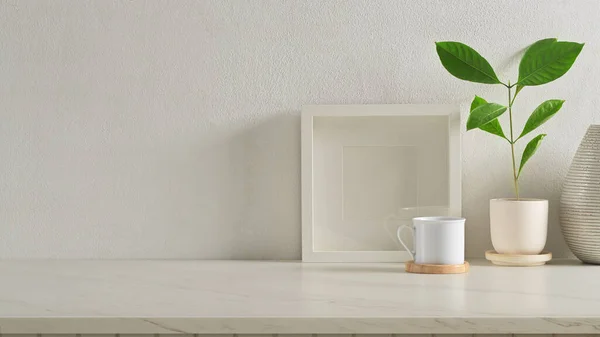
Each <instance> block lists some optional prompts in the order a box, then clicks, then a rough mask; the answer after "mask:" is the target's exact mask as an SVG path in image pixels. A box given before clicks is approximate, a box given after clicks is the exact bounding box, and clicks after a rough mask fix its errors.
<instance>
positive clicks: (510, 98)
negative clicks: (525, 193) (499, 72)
mask: <svg viewBox="0 0 600 337" xmlns="http://www.w3.org/2000/svg"><path fill="white" fill-rule="evenodd" d="M511 88H512V87H511V86H510V82H508V118H509V122H510V151H511V154H512V168H513V181H514V183H515V195H516V197H517V200H519V181H518V179H519V176H518V175H517V164H516V161H515V139H514V137H513V121H512V105H513V103H514V99H512V95H511V90H510V89H511ZM515 97H516V95H515Z"/></svg>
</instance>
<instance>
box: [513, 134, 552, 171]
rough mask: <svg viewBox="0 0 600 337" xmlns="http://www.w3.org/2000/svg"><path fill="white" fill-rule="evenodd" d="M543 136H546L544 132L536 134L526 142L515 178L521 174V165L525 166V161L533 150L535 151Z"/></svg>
mask: <svg viewBox="0 0 600 337" xmlns="http://www.w3.org/2000/svg"><path fill="white" fill-rule="evenodd" d="M544 137H546V134H541V135H537V136H536V137H535V138H533V139H532V140H531V141H530V142H529V143H528V144H527V146H526V147H525V150H523V157H521V166H519V174H517V178H518V177H519V176H520V175H521V170H522V169H523V166H525V163H527V161H528V160H529V158H531V156H533V154H534V153H535V151H537V149H538V147H539V146H540V144H541V143H542V139H544Z"/></svg>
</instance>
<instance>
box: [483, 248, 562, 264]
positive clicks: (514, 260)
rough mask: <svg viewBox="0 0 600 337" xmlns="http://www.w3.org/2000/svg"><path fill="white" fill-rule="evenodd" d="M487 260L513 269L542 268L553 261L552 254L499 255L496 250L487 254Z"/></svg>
mask: <svg viewBox="0 0 600 337" xmlns="http://www.w3.org/2000/svg"><path fill="white" fill-rule="evenodd" d="M485 258H486V259H487V260H489V261H491V262H492V263H493V264H495V265H499V266H513V267H533V266H541V265H544V264H546V262H548V261H550V260H552V253H550V252H546V251H544V252H541V253H539V254H537V255H519V254H499V253H496V251H495V250H488V251H487V252H485Z"/></svg>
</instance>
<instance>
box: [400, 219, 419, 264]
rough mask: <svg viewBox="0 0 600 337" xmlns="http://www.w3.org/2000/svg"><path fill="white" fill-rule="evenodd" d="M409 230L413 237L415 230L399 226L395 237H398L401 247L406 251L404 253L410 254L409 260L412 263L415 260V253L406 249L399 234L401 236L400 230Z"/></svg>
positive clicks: (406, 226) (410, 227)
mask: <svg viewBox="0 0 600 337" xmlns="http://www.w3.org/2000/svg"><path fill="white" fill-rule="evenodd" d="M405 228H406V229H409V230H410V231H411V232H412V233H413V237H414V235H415V229H414V228H412V226H410V225H406V224H404V225H401V226H400V227H398V230H397V231H396V236H397V237H398V241H400V244H401V245H402V247H404V249H406V251H407V252H408V254H410V258H411V259H412V260H413V261H414V260H415V253H416V252H415V251H414V250H410V249H408V246H407V245H406V243H404V241H402V238H401V237H400V234H402V230H403V229H405Z"/></svg>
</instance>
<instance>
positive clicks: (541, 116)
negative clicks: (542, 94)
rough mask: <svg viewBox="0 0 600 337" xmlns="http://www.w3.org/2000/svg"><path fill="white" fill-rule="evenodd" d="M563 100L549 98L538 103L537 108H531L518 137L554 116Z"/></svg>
mask: <svg viewBox="0 0 600 337" xmlns="http://www.w3.org/2000/svg"><path fill="white" fill-rule="evenodd" d="M564 102H565V101H564V100H561V99H551V100H547V101H545V102H544V103H542V104H540V105H539V106H538V107H537V108H535V110H533V112H532V113H531V116H529V119H528V120H527V122H526V123H525V127H524V128H523V132H521V135H520V136H519V138H523V136H525V135H526V134H528V133H530V132H531V131H533V130H535V129H536V128H537V127H539V126H540V125H542V124H544V123H546V121H547V120H549V119H550V117H552V116H554V114H556V113H557V112H558V110H560V108H561V107H562V105H563V103H564Z"/></svg>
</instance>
